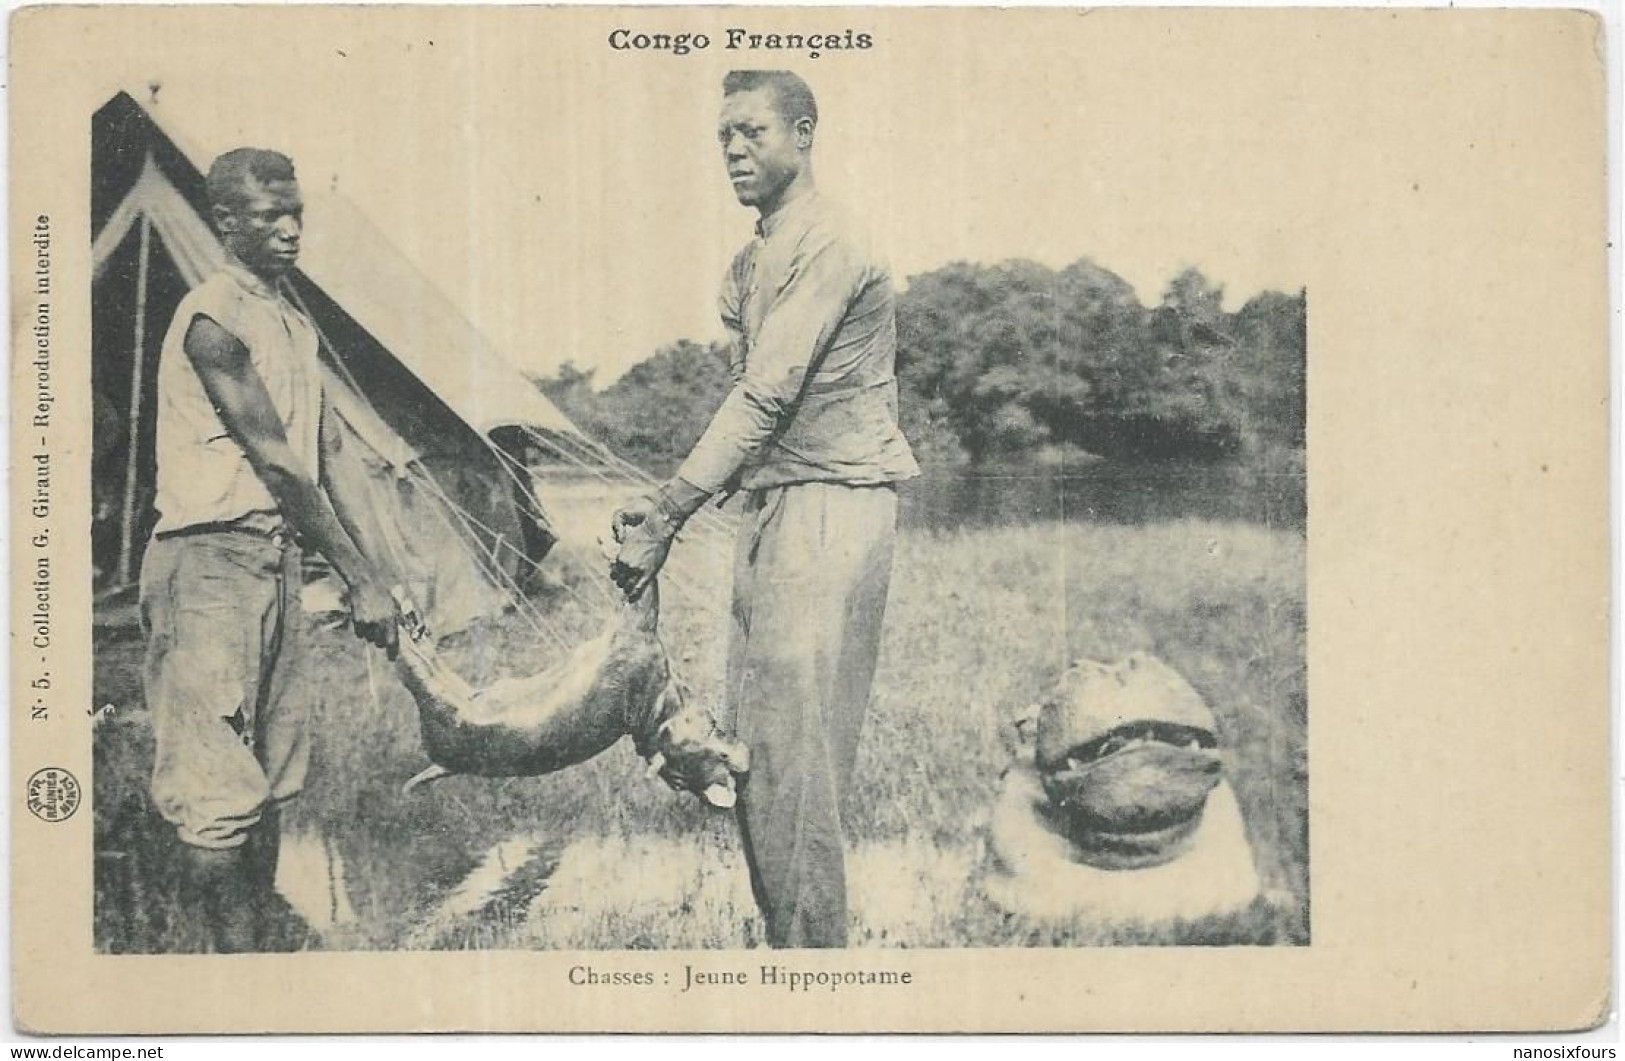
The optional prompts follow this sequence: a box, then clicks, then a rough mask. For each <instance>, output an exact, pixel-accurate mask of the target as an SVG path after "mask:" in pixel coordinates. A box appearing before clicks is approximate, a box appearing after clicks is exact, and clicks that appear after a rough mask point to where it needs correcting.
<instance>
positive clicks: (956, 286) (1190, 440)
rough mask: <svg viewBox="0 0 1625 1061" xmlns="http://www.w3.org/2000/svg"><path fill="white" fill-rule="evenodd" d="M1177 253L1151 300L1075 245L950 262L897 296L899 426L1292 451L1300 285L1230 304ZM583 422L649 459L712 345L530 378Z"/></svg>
mask: <svg viewBox="0 0 1625 1061" xmlns="http://www.w3.org/2000/svg"><path fill="white" fill-rule="evenodd" d="M1222 301H1223V291H1222V289H1221V288H1220V287H1218V286H1216V285H1215V284H1214V283H1213V282H1212V281H1210V280H1208V279H1207V278H1206V277H1205V276H1203V275H1202V274H1201V273H1200V272H1199V271H1197V270H1195V269H1187V270H1185V271H1184V272H1182V273H1180V274H1179V275H1178V276H1176V277H1174V279H1173V280H1172V281H1171V282H1170V283H1169V284H1168V287H1167V290H1166V291H1165V292H1164V293H1163V296H1162V300H1161V302H1160V303H1158V304H1157V305H1156V306H1152V307H1146V306H1143V305H1141V304H1140V301H1139V299H1138V298H1137V297H1136V296H1135V293H1134V289H1133V288H1132V287H1130V286H1129V285H1128V283H1127V282H1125V281H1124V280H1123V279H1122V278H1121V277H1119V276H1117V275H1116V274H1114V273H1112V272H1110V271H1109V270H1107V269H1103V268H1101V267H1100V266H1098V265H1096V264H1094V263H1093V262H1091V261H1088V260H1087V259H1085V260H1081V261H1078V262H1075V263H1073V264H1072V265H1069V266H1067V267H1066V268H1064V269H1061V270H1059V271H1056V270H1053V269H1049V268H1047V267H1045V266H1042V265H1039V264H1036V263H1033V262H1026V261H1011V262H1004V263H1002V264H999V265H976V264H969V263H955V264H952V265H948V266H944V267H943V268H941V269H937V270H935V271H934V272H930V273H926V274H924V275H921V276H916V277H914V278H913V279H912V280H911V281H910V283H909V285H908V288H907V290H906V291H905V292H903V294H902V295H901V296H900V297H899V299H898V305H897V324H898V375H899V378H900V380H901V383H902V409H903V421H904V429H905V431H906V433H907V434H908V437H909V439H910V441H911V442H912V443H913V444H914V447H915V450H916V452H917V453H918V454H919V456H920V459H921V463H922V464H923V465H925V466H926V467H927V469H928V470H929V469H932V468H936V469H944V468H953V467H958V466H962V465H966V464H969V465H973V466H980V465H989V464H998V465H1002V466H1008V465H1029V464H1053V463H1056V462H1058V461H1060V460H1064V459H1067V458H1068V457H1069V456H1080V457H1081V456H1082V455H1084V454H1093V455H1095V456H1098V457H1105V458H1108V459H1114V460H1137V461H1139V460H1181V461H1232V460H1234V461H1236V462H1237V463H1238V464H1241V465H1249V466H1259V467H1265V466H1267V467H1269V468H1271V469H1277V468H1280V467H1281V466H1283V462H1284V464H1285V466H1286V467H1295V468H1301V452H1302V448H1303V444H1304V358H1305V350H1304V348H1305V311H1306V306H1305V298H1304V295H1303V294H1302V293H1301V292H1300V293H1298V294H1293V295H1287V294H1281V293H1279V292H1274V291H1268V292H1264V293H1262V294H1259V295H1257V296H1255V297H1254V298H1252V299H1251V300H1249V301H1248V302H1247V303H1246V304H1245V305H1244V306H1242V307H1241V308H1240V309H1239V310H1238V311H1236V312H1234V313H1227V312H1225V311H1224V309H1223V306H1222ZM538 382H539V385H540V386H541V387H542V389H543V390H544V391H546V392H547V394H548V395H549V396H550V397H552V398H553V399H554V401H556V402H557V403H558V404H559V405H560V407H561V408H563V410H564V411H565V413H566V414H567V415H569V416H571V417H572V418H574V419H575V420H576V422H577V423H578V424H580V425H581V426H582V428H583V429H584V430H587V431H589V432H592V433H594V434H596V435H597V436H598V437H600V438H602V439H604V440H605V441H606V442H608V443H609V444H610V445H611V446H612V447H614V448H615V449H616V450H617V451H619V452H620V453H622V454H623V455H625V456H626V457H628V458H629V459H631V460H633V461H635V462H636V463H638V464H641V465H643V466H644V467H647V468H648V469H650V470H651V471H654V472H657V473H661V474H664V473H666V472H669V471H670V470H671V469H672V468H673V467H675V465H676V463H677V461H679V460H680V459H681V457H682V456H683V454H684V453H686V452H687V451H688V449H689V447H690V446H692V445H693V443H694V441H695V440H696V439H697V438H698V437H699V435H700V433H701V432H702V431H703V430H704V428H705V424H706V422H707V421H708V419H709V417H710V415H711V413H712V412H713V411H714V410H715V409H716V407H717V405H718V404H719V403H720V402H721V400H722V397H723V395H724V394H725V393H726V391H727V387H728V372H727V367H726V356H725V353H724V351H723V350H722V349H721V348H720V347H717V346H705V345H701V344H698V343H693V342H688V341H683V342H680V343H677V344H676V345H674V346H669V347H666V348H664V349H662V350H660V351H659V352H658V353H656V354H655V355H654V356H653V357H651V358H649V359H648V360H646V361H644V362H642V363H640V364H639V365H637V366H636V367H635V368H633V369H632V370H631V371H629V372H628V373H626V375H624V376H622V377H621V378H620V379H618V380H616V381H615V382H614V383H613V384H611V385H610V386H608V387H605V388H603V389H602V390H595V389H594V387H593V382H594V381H593V373H592V372H591V370H582V369H580V368H578V367H577V366H575V365H571V364H566V365H565V366H564V367H563V368H561V369H560V370H559V372H558V373H557V374H556V375H554V376H552V377H550V378H547V379H544V380H540V381H538Z"/></svg>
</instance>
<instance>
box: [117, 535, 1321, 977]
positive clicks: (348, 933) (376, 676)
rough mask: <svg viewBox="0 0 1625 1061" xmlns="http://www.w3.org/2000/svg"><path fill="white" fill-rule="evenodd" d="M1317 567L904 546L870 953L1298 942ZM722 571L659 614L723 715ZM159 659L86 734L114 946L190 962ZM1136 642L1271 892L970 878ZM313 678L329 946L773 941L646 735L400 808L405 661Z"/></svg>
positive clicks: (1221, 544) (577, 576)
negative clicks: (164, 762) (1208, 903)
mask: <svg viewBox="0 0 1625 1061" xmlns="http://www.w3.org/2000/svg"><path fill="white" fill-rule="evenodd" d="M575 561H580V562H575ZM1304 564H1305V543H1304V539H1303V537H1302V535H1301V534H1299V533H1296V532H1290V531H1279V530H1269V529H1265V528H1261V527H1257V526H1252V525H1247V524H1234V523H1209V522H1197V521H1188V522H1176V523H1165V524H1157V525H1147V526H1138V527H1129V526H1123V527H1119V526H1096V525H1084V524H1060V523H1046V524H1034V525H1030V526H1023V527H994V528H982V529H975V530H964V531H955V532H910V533H908V534H906V535H905V536H904V537H903V538H902V540H901V542H900V545H899V553H898V560H897V567H896V572H895V575H894V580H893V588H892V598H891V606H890V610H889V612H888V620H887V632H886V639H885V644H884V648H883V653H882V659H881V669H880V675H879V677H878V679H877V681H876V686H875V699H874V704H873V707H872V710H871V714H870V717H869V723H868V726H867V728H866V730H865V734H864V739H863V746H862V749H861V752H860V755H859V763H858V769H857V774H856V780H855V790H854V791H853V792H852V793H851V799H850V803H849V805H848V816H847V817H848V833H849V836H850V839H851V843H852V857H851V861H850V877H851V891H852V908H853V909H852V917H853V925H852V939H853V941H854V943H855V944H858V945H882V946H926V947H944V946H948V947H958V946H1025V945H1095V944H1145V943H1182V944H1233V943H1240V944H1279V943H1287V944H1295V943H1307V942H1308V937H1309V873H1308V835H1307V803H1306V801H1307V763H1306V741H1305V730H1306V721H1307V719H1306V710H1307V708H1306V674H1305V624H1304V584H1305V567H1304ZM600 566H601V561H599V560H598V559H597V558H596V557H588V556H585V555H582V556H578V557H575V558H573V559H572V561H571V562H565V563H556V562H554V561H552V560H550V561H549V567H550V569H551V571H552V573H553V575H554V581H553V582H552V584H551V585H546V586H543V587H542V588H541V589H540V590H538V591H537V595H536V596H535V597H534V598H533V599H534V602H535V604H536V605H537V608H538V609H539V610H540V611H541V612H542V613H543V614H545V615H546V616H547V624H548V626H549V627H550V628H551V629H552V630H553V631H554V632H556V633H560V634H562V636H563V637H564V638H565V639H566V640H568V641H574V640H579V639H581V638H584V637H586V636H589V635H590V634H591V633H593V632H596V630H597V629H598V628H599V627H600V626H601V624H602V623H603V622H604V616H605V614H606V612H605V608H604V605H603V603H602V602H603V600H604V598H603V596H602V594H601V592H600V590H601V588H602V585H603V584H604V583H603V580H602V578H601V576H600V575H598V574H596V573H594V571H595V569H596V568H598V567H600ZM726 570H727V565H726V560H725V558H724V557H723V556H722V555H721V554H720V552H717V553H712V552H710V551H708V550H705V549H702V548H700V547H699V546H697V545H696V544H693V543H689V544H684V545H680V546H679V548H678V553H677V554H675V555H674V559H673V565H672V576H673V577H672V579H670V580H668V592H667V593H666V594H665V595H664V597H665V611H664V614H663V616H662V627H663V631H664V636H665V639H666V642H667V644H668V646H669V647H670V648H671V650H672V653H673V656H674V659H675V660H676V665H677V666H678V667H679V669H680V670H681V672H682V673H683V674H684V675H685V677H687V678H688V679H689V681H690V682H691V683H692V684H693V686H694V687H695V688H696V690H697V691H698V693H699V694H700V695H702V696H708V697H712V698H713V701H712V702H714V696H715V690H716V687H717V685H718V682H719V680H720V678H721V673H722V652H723V644H722V637H723V620H722V615H723V612H722V608H723V607H724V606H725V601H726V595H727V588H726ZM678 582H681V584H682V585H683V586H686V587H689V589H690V592H680V591H678V589H677V585H676V584H677V583H678ZM698 586H707V587H709V589H708V590H707V591H704V592H695V591H694V587H698ZM140 647H141V646H140V641H139V638H136V637H130V638H126V639H125V640H121V641H109V642H107V643H104V644H102V645H100V646H99V649H98V657H97V667H96V685H97V704H98V705H100V704H103V703H108V702H112V703H114V704H116V705H117V707H118V710H117V712H116V715H115V717H114V720H113V721H112V722H111V723H109V724H106V725H103V726H101V727H99V729H98V732H97V738H96V740H97V764H96V777H95V800H96V830H97V874H96V883H97V895H96V899H97V902H96V922H97V924H96V927H97V940H98V944H99V945H100V946H101V947H102V948H103V949H107V950H118V951H153V950H170V949H176V948H182V947H187V946H192V945H195V943H196V941H195V939H193V938H192V937H191V936H190V935H189V933H190V929H189V928H188V927H187V926H186V925H185V924H184V923H183V922H182V921H181V919H179V918H177V917H176V916H175V911H174V907H173V905H172V900H171V898H170V896H171V894H172V892H173V889H174V884H175V879H174V878H175V859H174V857H173V851H172V844H173V841H172V840H170V839H169V836H168V831H167V828H165V827H163V826H162V825H161V823H159V822H157V821H156V820H155V818H154V817H153V815H152V814H151V813H150V811H149V809H148V807H147V805H146V796H145V780H146V772H147V771H148V769H149V768H150V756H151V748H150V736H149V730H148V728H147V727H146V726H145V725H144V715H145V712H144V710H143V708H142V707H141V704H140V686H139V680H138V675H139V662H140ZM1135 650H1147V651H1150V652H1153V653H1155V654H1156V655H1158V656H1160V657H1162V658H1163V659H1164V660H1166V661H1167V662H1169V663H1170V664H1171V665H1173V666H1174V667H1175V668H1176V669H1178V670H1179V671H1181V672H1182V673H1184V674H1185V675H1186V677H1188V678H1189V679H1190V681H1191V682H1192V684H1193V685H1195V686H1196V688H1197V689H1198V690H1200V691H1201V692H1202V693H1203V694H1204V695H1205V696H1206V697H1207V699H1208V701H1209V703H1210V704H1211V705H1212V707H1213V709H1214V712H1215V714H1216V715H1217V716H1218V718H1219V722H1220V731H1221V732H1220V736H1221V740H1222V741H1223V742H1224V743H1225V744H1227V745H1228V746H1229V747H1230V748H1231V749H1232V752H1233V759H1232V762H1231V765H1230V774H1229V777H1230V781H1231V783H1232V785H1233V786H1234V788H1235V790H1236V793H1237V796H1238V798H1239V802H1240V805H1241V808H1242V812H1243V815H1244V818H1245V821H1246V826H1247V831H1248V834H1249V839H1250V840H1251V842H1252V846H1253V849H1254V852H1255V856H1256V859H1257V863H1258V869H1259V872H1260V874H1261V876H1262V878H1263V881H1264V884H1265V887H1266V893H1265V895H1266V897H1265V898H1261V899H1260V900H1258V901H1257V902H1255V903H1254V904H1253V905H1252V906H1251V907H1250V908H1248V909H1246V910H1245V911H1242V912H1241V913H1239V914H1235V915H1229V916H1225V917H1222V918H1205V919H1198V920H1193V921H1188V922H1178V923H1174V924H1162V925H1157V926H1136V925H1127V926H1122V925H1119V926H1115V927H1110V928H1107V927H1104V926H1100V925H1092V924H1088V923H1076V924H1063V925H1053V924H1049V925H1039V924H1032V923H1027V922H1024V921H1023V920H1022V919H1020V918H1017V917H1012V916H1008V915H1006V914H1005V913H1003V912H1002V911H1001V910H999V908H997V907H996V906H994V905H993V904H992V903H991V902H989V901H988V900H987V899H986V898H985V897H984V896H983V894H982V891H981V889H980V887H979V876H980V874H981V873H982V872H983V868H984V863H985V856H984V855H983V850H982V845H983V843H984V841H985V830H986V820H987V813H988V806H989V803H990V801H991V798H992V796H993V794H994V792H995V789H996V786H997V783H998V778H999V774H1000V771H1001V770H1002V769H1003V767H1004V766H1005V764H1006V763H1007V762H1008V759H1009V753H1008V751H1007V750H1006V747H1005V743H1004V740H1003V739H1002V735H1001V734H1002V730H1003V729H1004V727H1006V726H1007V725H1008V723H1009V720H1010V719H1011V718H1013V717H1014V716H1015V715H1016V713H1017V712H1018V711H1019V710H1020V709H1021V708H1023V707H1025V706H1026V705H1028V704H1030V703H1032V702H1033V701H1034V700H1035V699H1036V698H1038V697H1039V696H1041V695H1042V694H1043V693H1044V692H1045V691H1046V690H1047V689H1048V688H1049V687H1050V686H1051V685H1052V684H1053V683H1054V681H1055V680H1056V678H1057V676H1058V675H1059V674H1060V672H1061V670H1062V669H1063V668H1064V667H1065V666H1066V665H1067V663H1068V662H1069V661H1071V660H1073V659H1075V658H1080V657H1093V658H1100V659H1111V658H1115V657H1118V656H1121V655H1124V654H1126V653H1128V652H1132V651H1135ZM557 653H558V649H557V647H556V644H555V642H554V641H553V640H552V639H551V638H549V637H544V636H541V635H540V634H539V633H538V631H536V630H534V629H533V628H532V627H531V626H530V625H529V624H528V623H527V622H526V621H525V620H524V619H523V618H522V617H519V616H513V615H510V616H508V617H505V618H504V619H503V620H501V621H497V622H493V623H492V624H490V625H489V626H488V627H485V628H482V629H480V630H478V631H474V632H471V633H469V634H466V635H460V636H458V637H457V638H456V639H455V640H454V641H453V643H452V645H451V647H450V658H451V659H452V660H453V661H454V663H455V664H456V665H457V666H458V667H459V669H460V670H461V671H462V672H463V673H464V674H465V675H467V676H469V677H470V678H471V679H473V680H476V681H482V680H484V679H486V678H489V677H495V676H498V675H501V674H508V673H527V672H534V671H536V670H539V669H540V668H541V667H542V666H544V665H545V664H546V663H547V662H548V661H549V660H550V659H551V658H553V657H555V656H556V655H557ZM300 681H301V688H302V689H303V690H304V691H305V693H306V695H308V696H310V697H311V699H312V703H313V710H314V712H315V715H316V718H317V726H318V727H319V728H318V730H317V750H316V760H315V762H314V764H313V768H312V774H311V780H310V785H309V788H308V789H307V791H306V793H305V795H304V796H303V798H302V799H300V800H299V801H297V802H296V804H295V807H294V809H293V810H292V812H291V814H290V817H289V819H288V821H287V825H286V831H287V833H288V840H287V842H286V852H285V855H284V863H285V865H284V873H283V879H284V880H285V881H286V882H287V883H286V885H285V891H287V892H288V893H289V897H290V898H291V899H292V900H293V901H294V903H295V905H296V906H298V907H299V908H300V909H301V911H302V912H303V913H305V915H306V917H307V918H308V919H309V920H310V921H311V922H312V924H313V925H315V927H317V928H318V929H319V930H320V931H321V937H320V941H319V942H317V943H315V944H313V945H315V946H320V947H324V948H330V949H394V948H401V947H412V948H487V947H499V948H550V947H571V948H650V947H652V948H666V947H737V946H746V945H752V944H754V943H756V942H757V940H758V937H759V926H758V923H757V919H756V914H755V911H754V908H753V906H752V904H751V901H750V895H749V888H748V885H747V882H746V877H745V869H744V864H743V861H742V858H741V856H740V853H739V849H738V842H737V837H736V833H735V830H734V826H733V820H732V817H731V815H729V814H727V813H725V812H716V811H707V810H705V809H703V808H702V807H701V806H700V804H699V803H698V801H696V800H694V799H692V798H690V797H686V796H684V797H679V796H677V795H674V794H673V793H671V792H670V791H669V790H667V789H666V788H665V786H664V785H662V784H660V783H659V782H656V781H649V780H646V779H645V778H644V776H643V772H642V762H641V760H639V759H638V758H637V757H636V755H635V754H634V753H633V752H632V750H631V748H630V745H629V742H622V743H621V744H619V745H617V746H616V747H615V748H613V749H611V750H610V751H609V752H608V753H606V754H605V755H603V756H601V757H599V758H598V759H597V760H595V761H593V762H591V763H588V764H586V765H584V766H582V767H578V768H575V769H573V770H569V771H566V772H563V773H560V774H556V775H553V776H549V777H543V778H523V779H510V780H501V781H491V780H483V779H479V778H451V779H448V780H446V781H443V782H440V783H439V784H437V785H434V786H430V787H428V788H426V789H422V790H419V791H418V792H417V793H415V794H414V795H413V796H412V797H409V798H402V797H401V796H400V795H399V794H398V790H399V786H400V784H401V782H402V781H403V780H405V779H406V778H407V777H409V776H411V775H412V774H413V773H415V772H416V771H417V770H418V769H419V768H420V767H421V766H423V765H424V763H425V760H424V758H423V756H422V752H421V750H420V749H419V747H418V735H417V721H416V715H415V711H414V708H413V706H412V704H411V702H410V700H409V698H408V697H407V696H406V694H405V692H404V691H403V690H402V689H401V688H400V687H399V685H398V684H397V683H396V682H395V680H394V678H393V675H392V673H391V671H390V667H389V665H388V664H387V663H386V662H385V661H383V659H382V657H381V656H376V655H374V656H373V657H372V658H371V659H370V660H369V658H368V656H367V654H366V653H365V652H363V651H362V649H361V647H360V645H359V643H358V642H355V641H354V640H352V639H350V638H349V636H348V635H347V634H342V633H340V632H333V631H329V632H324V633H322V634H320V635H319V636H316V637H315V638H314V639H313V641H312V644H311V650H310V651H309V652H308V653H307V654H306V656H305V658H304V660H303V663H302V673H301V678H300Z"/></svg>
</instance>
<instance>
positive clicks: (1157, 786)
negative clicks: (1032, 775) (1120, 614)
mask: <svg viewBox="0 0 1625 1061" xmlns="http://www.w3.org/2000/svg"><path fill="white" fill-rule="evenodd" d="M1035 715H1036V717H1031V718H1030V721H1031V722H1032V728H1033V729H1034V730H1035V731H1036V732H1035V733H1034V737H1035V741H1036V746H1035V747H1034V750H1033V762H1034V766H1035V767H1036V768H1037V770H1038V774H1039V779H1040V781H1041V782H1042V784H1043V788H1044V792H1045V794H1046V795H1047V796H1048V797H1049V803H1050V806H1049V808H1048V809H1049V813H1050V814H1051V816H1052V817H1053V818H1054V820H1055V821H1056V822H1057V824H1058V825H1060V826H1061V827H1062V828H1063V829H1064V831H1065V832H1066V834H1067V835H1068V836H1069V837H1070V838H1071V839H1072V840H1073V841H1074V843H1075V844H1076V845H1077V846H1078V848H1079V852H1080V856H1081V857H1085V858H1087V857H1089V856H1090V854H1091V853H1093V854H1094V855H1096V856H1099V857H1100V858H1102V859H1104V860H1105V862H1110V863H1112V864H1117V865H1124V866H1128V865H1149V864H1154V863H1156V862H1158V861H1165V860H1167V859H1170V858H1173V857H1175V856H1176V855H1177V854H1178V853H1179V852H1180V851H1181V850H1182V843H1183V841H1185V840H1187V839H1188V838H1189V837H1190V836H1191V835H1192V834H1193V833H1194V832H1195V830H1196V827H1197V826H1198V825H1199V824H1200V822H1201V817H1202V811H1203V809H1204V808H1205V806H1206V804H1207V798H1208V794H1209V793H1210V792H1211V791H1212V790H1213V788H1214V787H1215V786H1216V785H1217V784H1218V782H1219V775H1220V769H1221V761H1220V754H1219V751H1218V738H1217V736H1216V735H1215V728H1216V727H1215V722H1214V719H1213V714H1212V712H1210V711H1209V710H1208V708H1207V705H1206V704H1205V703H1204V702H1203V701H1202V698H1201V696H1200V695H1198V694H1197V692H1196V690H1195V689H1193V688H1191V686H1190V684H1189V683H1188V682H1187V681H1185V679H1184V678H1183V677H1181V676H1180V675H1179V674H1178V673H1177V672H1176V671H1174V670H1173V669H1172V668H1171V667H1169V666H1168V665H1167V664H1165V663H1163V662H1161V661H1160V660H1158V659H1156V658H1154V657H1151V656H1148V655H1145V654H1136V655H1132V656H1129V657H1128V658H1127V659H1124V660H1122V661H1120V662H1118V663H1115V664H1106V663H1099V662H1096V661H1093V660H1080V661H1078V662H1077V663H1074V664H1073V665H1072V666H1071V667H1070V668H1068V670H1067V671H1066V673H1065V674H1064V675H1062V677H1061V680H1060V682H1059V683H1058V684H1057V685H1056V688H1055V690H1054V691H1053V692H1052V693H1051V694H1050V696H1049V697H1048V698H1046V699H1045V700H1044V701H1042V702H1041V703H1040V704H1038V705H1036V711H1035Z"/></svg>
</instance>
